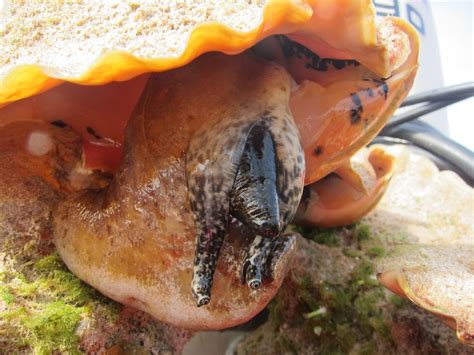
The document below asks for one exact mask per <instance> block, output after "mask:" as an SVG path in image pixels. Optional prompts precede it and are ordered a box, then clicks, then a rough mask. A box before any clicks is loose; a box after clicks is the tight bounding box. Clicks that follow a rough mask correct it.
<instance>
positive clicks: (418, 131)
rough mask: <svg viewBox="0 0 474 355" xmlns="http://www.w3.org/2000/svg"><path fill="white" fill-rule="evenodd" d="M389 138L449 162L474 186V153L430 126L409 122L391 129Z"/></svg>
mask: <svg viewBox="0 0 474 355" xmlns="http://www.w3.org/2000/svg"><path fill="white" fill-rule="evenodd" d="M389 136H390V137H395V138H399V139H404V140H406V141H409V142H411V143H413V144H415V145H416V146H418V147H420V148H423V149H424V150H426V151H428V152H430V153H431V154H433V155H435V156H437V157H439V158H441V159H442V160H444V161H446V162H448V163H449V164H450V165H451V166H453V169H452V170H453V171H455V172H456V173H458V175H459V176H460V177H461V178H462V179H464V181H466V182H467V183H468V184H469V185H471V186H474V153H473V152H471V151H470V150H469V149H467V148H465V147H464V146H462V145H460V144H459V143H456V142H455V141H453V140H451V139H449V138H448V137H446V136H444V135H443V134H441V133H440V132H439V131H437V130H436V129H434V128H433V127H431V126H430V125H429V124H427V123H425V122H421V121H415V122H407V123H404V124H403V125H400V126H396V127H394V128H393V129H391V130H390V134H389Z"/></svg>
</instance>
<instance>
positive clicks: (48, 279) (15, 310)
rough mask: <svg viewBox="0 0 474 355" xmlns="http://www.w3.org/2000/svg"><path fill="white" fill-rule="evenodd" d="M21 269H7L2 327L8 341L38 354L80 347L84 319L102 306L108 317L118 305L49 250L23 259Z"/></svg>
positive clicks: (115, 316)
mask: <svg viewBox="0 0 474 355" xmlns="http://www.w3.org/2000/svg"><path fill="white" fill-rule="evenodd" d="M20 269H21V271H22V272H19V271H11V272H9V271H4V272H3V275H2V285H1V286H0V297H1V298H2V299H3V300H4V302H5V304H6V310H5V311H3V312H0V328H1V329H2V332H3V333H6V338H7V339H9V343H10V344H12V345H16V346H17V347H19V348H23V347H28V348H30V349H31V350H32V351H33V352H34V353H36V354H49V353H52V352H55V351H60V352H67V353H78V346H79V334H78V328H79V326H80V324H81V322H83V321H85V320H87V319H89V318H91V316H92V312H97V310H98V309H99V310H100V312H101V313H102V314H103V315H104V318H105V319H107V320H109V321H110V322H115V321H116V320H117V319H118V313H119V310H120V306H119V305H117V304H116V303H115V302H113V301H110V300H108V299H106V298H105V297H103V296H102V295H100V294H99V293H98V292H97V291H95V290H94V289H92V288H91V287H90V286H88V285H86V284H85V283H83V282H82V281H81V280H79V279H78V278H77V277H75V276H74V275H73V274H72V273H71V272H69V271H68V269H67V268H66V266H65V265H64V263H63V262H62V261H61V259H60V257H59V255H57V254H51V255H48V256H45V257H42V258H41V259H39V260H37V261H35V262H33V263H31V262H30V263H28V264H24V265H23V267H22V268H20Z"/></svg>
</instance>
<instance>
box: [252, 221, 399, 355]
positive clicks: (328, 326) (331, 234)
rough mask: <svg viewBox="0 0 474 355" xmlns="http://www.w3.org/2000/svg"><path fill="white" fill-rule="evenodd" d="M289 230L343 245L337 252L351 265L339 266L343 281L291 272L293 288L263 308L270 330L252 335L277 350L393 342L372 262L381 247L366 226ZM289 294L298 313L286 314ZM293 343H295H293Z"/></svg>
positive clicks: (333, 349)
mask: <svg viewBox="0 0 474 355" xmlns="http://www.w3.org/2000/svg"><path fill="white" fill-rule="evenodd" d="M295 230H296V231H298V232H299V233H301V234H303V237H304V238H306V239H308V240H310V241H311V242H315V243H318V244H322V245H325V246H328V247H337V246H341V245H344V247H343V248H341V249H340V250H341V252H342V253H339V254H338V255H340V257H341V258H348V260H351V261H350V264H352V265H353V267H352V269H350V270H346V271H344V273H347V278H346V279H345V281H338V282H335V281H334V280H333V281H331V279H324V278H323V279H322V280H318V278H315V277H314V276H313V275H312V274H311V273H309V272H310V270H308V273H307V274H303V275H300V276H298V277H296V278H295V279H294V283H295V288H294V290H293V291H292V292H293V293H292V294H291V293H290V292H289V291H286V292H285V291H281V292H280V293H279V294H278V295H277V297H276V298H275V299H274V300H273V301H272V302H271V304H270V306H269V308H268V309H269V312H270V315H269V324H272V325H271V329H272V335H268V334H265V336H262V334H263V333H261V334H260V336H259V338H258V339H264V340H261V341H266V342H272V341H273V342H274V344H275V345H274V346H275V350H274V351H276V352H277V353H294V352H295V351H297V350H299V349H301V348H302V349H314V350H316V349H317V353H320V354H345V353H357V354H370V353H374V352H375V349H379V348H380V346H382V348H384V346H385V347H386V348H389V347H390V345H391V344H392V343H393V342H392V339H391V336H390V332H389V328H388V326H387V324H386V320H385V316H386V315H385V314H384V310H383V307H381V304H383V303H384V302H385V303H386V300H385V291H384V289H383V287H382V286H381V285H379V284H378V282H377V279H376V277H375V265H374V262H373V259H375V258H378V257H380V256H382V255H384V254H385V249H384V247H383V245H382V244H381V242H380V241H379V240H378V238H376V237H375V236H373V235H371V233H370V228H369V226H367V225H365V224H360V223H359V224H354V225H351V226H346V227H343V228H339V229H337V228H332V229H329V230H323V229H320V228H319V229H313V230H310V229H308V228H295ZM333 255H334V256H333V257H335V255H337V253H335V254H333ZM341 265H344V264H341ZM341 271H342V270H341ZM320 277H321V276H320ZM295 297H296V300H297V302H298V304H297V306H296V310H297V313H298V314H296V315H292V316H291V315H289V314H288V312H289V311H288V309H287V308H288V304H290V303H291V302H294V301H290V300H291V299H292V298H295ZM284 324H286V325H285V326H283V325H284ZM288 327H289V328H290V329H291V328H293V330H292V332H287V331H285V329H286V328H288ZM296 328H297V329H299V330H298V331H297V333H298V332H299V334H300V335H299V336H300V337H303V339H304V340H303V342H304V345H303V344H300V343H301V339H300V338H294V334H295V333H294V332H295V329H296ZM261 332H263V330H261ZM292 334H293V335H292ZM292 336H293V337H292ZM269 337H273V340H272V339H271V338H270V339H269ZM297 339H298V340H297ZM375 339H377V344H375V343H374V341H375ZM259 342H260V341H259ZM259 342H256V343H259ZM381 343H383V344H385V345H380V344H381ZM293 344H299V345H298V346H299V347H298V349H296V348H295V347H294V346H293ZM253 346H255V343H253Z"/></svg>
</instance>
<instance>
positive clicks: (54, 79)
mask: <svg viewBox="0 0 474 355" xmlns="http://www.w3.org/2000/svg"><path fill="white" fill-rule="evenodd" d="M89 11H90V10H89ZM261 11H262V13H261V20H260V22H259V23H258V24H257V25H256V26H255V27H254V28H252V29H250V30H248V31H243V32H242V31H238V30H236V29H233V28H231V27H230V26H226V25H225V24H222V23H217V22H211V23H201V24H198V25H197V26H195V27H194V28H193V29H192V30H191V32H190V33H189V36H188V37H187V38H186V43H185V45H184V49H183V51H182V53H180V54H179V55H178V56H176V55H170V56H164V57H159V58H155V57H140V56H137V55H135V54H134V51H133V50H132V49H130V50H125V51H123V50H113V49H112V50H104V51H103V53H102V54H101V55H100V56H98V57H96V58H95V59H94V60H92V61H90V62H88V63H86V64H87V65H86V68H87V69H86V70H84V71H83V72H80V73H74V74H73V75H66V74H64V72H63V71H64V70H63V69H60V68H59V66H63V67H64V63H58V64H57V65H50V66H46V64H44V63H41V60H40V59H38V61H40V63H36V62H35V61H36V60H33V61H31V60H30V62H28V60H27V61H26V62H25V61H24V60H22V59H21V54H20V53H21V47H18V44H16V42H18V41H20V42H21V38H17V37H15V36H13V37H12V39H11V40H10V41H9V42H8V39H9V38H10V37H8V36H7V35H8V32H9V30H8V28H9V27H8V26H7V25H9V26H12V24H8V20H9V19H10V17H7V16H6V15H2V16H5V23H6V24H5V25H4V26H6V27H5V28H4V29H3V30H2V28H0V31H3V32H1V33H2V34H3V36H4V40H5V41H7V42H6V43H5V48H7V53H10V52H11V53H10V54H9V55H8V56H7V63H9V62H10V63H9V64H8V65H5V66H4V68H3V70H1V69H2V68H0V83H1V85H0V88H1V90H0V107H1V106H2V105H5V104H7V103H9V102H13V101H16V100H19V99H22V98H27V97H30V96H34V95H37V94H38V93H41V92H43V91H46V90H49V89H51V88H53V87H55V86H57V85H59V84H61V83H62V82H64V81H68V82H72V83H76V84H81V85H103V84H107V83H110V82H112V81H124V80H129V79H131V78H133V77H135V76H137V75H140V74H143V73H146V72H160V71H166V70H170V69H173V68H177V67H180V66H183V65H185V64H187V63H189V62H190V61H192V60H193V59H195V58H196V57H198V56H199V55H201V54H203V53H205V52H211V51H219V52H223V53H226V54H237V53H240V52H242V51H244V50H245V49H248V48H250V47H252V46H253V45H255V44H256V43H257V42H259V41H261V40H262V39H264V38H266V37H268V36H270V35H273V34H292V35H294V36H297V37H298V38H301V37H302V38H311V37H314V38H317V39H318V40H319V41H321V42H322V43H325V44H327V45H328V46H329V47H332V48H337V51H339V52H340V53H344V54H346V53H347V55H348V56H350V57H351V58H354V59H356V60H358V61H359V62H361V63H363V64H364V65H366V66H367V67H368V68H369V69H370V70H372V71H373V72H375V73H377V74H378V75H379V76H381V77H387V76H388V75H390V70H389V66H390V63H389V62H390V60H389V56H388V53H387V48H385V47H384V46H381V45H380V44H377V38H376V37H377V35H376V33H377V31H376V25H375V21H374V19H375V11H374V8H373V5H372V4H371V2H370V1H368V0H360V1H358V0H352V1H342V0H339V1H334V0H319V1H315V0H308V1H298V2H296V1H281V0H270V1H267V2H266V4H265V6H264V8H263V9H262V10H261ZM54 14H55V12H54V11H53V12H52V16H51V17H53V15H54ZM341 18H344V19H345V20H344V23H343V25H342V26H341V22H340V19H341ZM13 26H19V27H18V28H19V31H20V32H21V26H22V24H21V23H13ZM403 28H404V29H408V31H409V32H410V35H411V36H416V34H415V32H414V31H413V30H412V29H411V28H410V27H409V26H408V25H407V24H405V23H404V24H403ZM57 32H58V35H57V36H60V35H61V27H58V28H57ZM411 32H413V33H411ZM41 36H46V34H41ZM69 36H70V34H69ZM55 38H56V37H54V36H53V37H52V38H43V39H42V41H43V43H44V42H45V41H47V40H49V41H50V42H51V43H53V44H52V45H51V46H54V41H55ZM138 38H139V36H137V40H138ZM32 43H33V44H31V43H30V42H28V43H27V45H33V46H34V45H35V43H36V42H34V40H33V42H32ZM84 46H87V44H84ZM42 50H43V51H46V50H47V49H42ZM84 50H85V51H87V48H84ZM48 55H49V54H48V53H47V52H44V53H43V56H46V57H47V56H48ZM18 56H19V57H20V60H16V58H17V57H18ZM82 64H83V65H84V63H82ZM5 70H6V71H5ZM73 72H74V70H73Z"/></svg>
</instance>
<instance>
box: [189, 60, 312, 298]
mask: <svg viewBox="0 0 474 355" xmlns="http://www.w3.org/2000/svg"><path fill="white" fill-rule="evenodd" d="M249 58H250V57H249ZM247 60H249V61H251V62H257V63H259V65H264V66H265V67H266V69H265V70H264V71H266V74H265V75H264V76H263V78H260V79H259V80H252V79H248V80H250V82H251V85H255V87H257V88H258V89H257V90H255V91H256V93H257V94H255V93H254V94H253V95H246V94H243V95H241V96H242V97H241V98H237V102H239V99H240V100H242V101H241V103H240V105H239V103H237V104H234V106H235V107H236V108H235V109H233V110H229V111H230V112H224V113H222V114H221V115H220V116H219V117H218V119H217V120H216V121H215V122H214V123H212V124H211V125H210V126H209V127H205V128H203V129H201V130H198V131H197V132H195V134H194V136H193V138H192V139H191V142H190V144H189V148H188V151H187V154H186V174H187V179H188V193H189V200H190V205H191V208H192V211H193V215H194V220H195V222H196V235H197V237H196V249H195V260H194V272H193V281H192V291H193V295H194V297H195V299H196V301H197V303H198V305H199V306H200V305H203V304H205V303H207V302H208V301H209V300H210V295H211V287H212V280H213V275H214V271H215V269H216V262H217V259H218V257H219V252H220V249H221V247H222V244H223V240H224V238H225V236H226V234H227V227H228V224H229V220H230V218H229V216H230V215H232V216H234V217H235V218H237V219H238V220H239V221H240V222H241V223H242V224H243V225H244V226H245V227H246V228H247V229H248V230H250V231H251V233H252V234H253V235H254V236H255V240H254V241H253V242H252V243H251V245H250V246H249V250H248V252H247V256H246V258H245V260H244V262H243V266H242V280H243V281H244V282H245V281H247V284H248V285H249V287H250V288H252V289H258V288H260V286H261V284H262V278H263V276H264V273H265V270H264V269H265V265H266V264H267V261H268V259H269V256H270V253H271V250H272V248H273V246H274V239H275V238H277V237H278V236H279V235H280V233H281V231H282V230H283V229H284V228H285V227H286V225H287V224H288V223H289V222H290V220H291V219H292V217H293V215H294V213H295V211H296V208H297V206H298V203H299V200H300V197H301V193H302V191H303V178H304V158H303V151H302V148H301V145H300V143H299V136H298V130H297V128H296V126H295V125H294V123H293V119H292V116H291V114H290V111H289V109H288V99H289V92H290V90H289V85H290V80H289V78H288V76H287V74H286V73H285V72H284V71H283V70H282V69H280V68H278V67H276V66H274V65H271V64H266V63H265V64H263V63H261V62H260V61H258V60H256V59H254V58H252V59H247ZM203 75H204V74H203ZM276 77H278V78H279V79H278V81H279V86H278V88H280V87H282V89H281V90H280V89H278V90H275V89H274V86H272V87H269V86H270V85H274V84H275V83H274V79H275V78H276ZM282 85H283V86H282ZM243 91H244V90H243ZM216 94H218V93H216ZM233 99H234V100H235V99H236V98H235V97H234V98H233Z"/></svg>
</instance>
